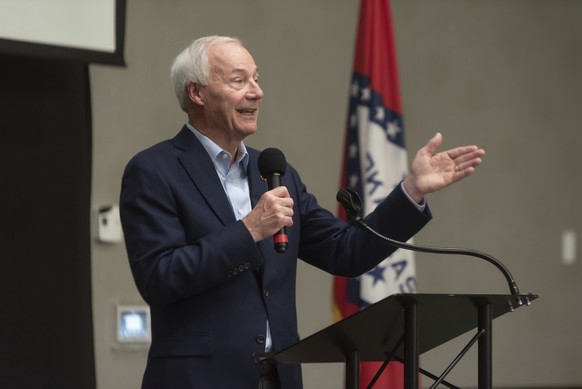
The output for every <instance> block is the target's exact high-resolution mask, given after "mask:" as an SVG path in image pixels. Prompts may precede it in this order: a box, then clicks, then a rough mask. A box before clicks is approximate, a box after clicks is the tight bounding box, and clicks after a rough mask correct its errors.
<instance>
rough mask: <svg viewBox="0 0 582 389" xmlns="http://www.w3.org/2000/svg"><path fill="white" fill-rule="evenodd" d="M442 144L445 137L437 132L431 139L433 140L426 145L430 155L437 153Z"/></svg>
mask: <svg viewBox="0 0 582 389" xmlns="http://www.w3.org/2000/svg"><path fill="white" fill-rule="evenodd" d="M442 143H443V135H442V134H441V133H440V132H437V133H436V134H435V135H434V136H433V137H432V138H431V140H429V141H428V143H427V144H426V150H427V151H428V152H429V153H431V154H434V153H435V151H436V150H437V149H438V148H439V147H440V145H441V144H442Z"/></svg>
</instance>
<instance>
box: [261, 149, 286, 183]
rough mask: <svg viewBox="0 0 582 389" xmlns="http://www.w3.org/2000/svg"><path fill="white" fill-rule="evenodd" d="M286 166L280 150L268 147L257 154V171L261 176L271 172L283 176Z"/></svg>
mask: <svg viewBox="0 0 582 389" xmlns="http://www.w3.org/2000/svg"><path fill="white" fill-rule="evenodd" d="M286 168H287V161H286V160H285V155H283V152H282V151H281V150H279V149H276V148H274V147H269V148H267V149H264V150H263V151H261V154H259V172H260V173H261V177H263V178H267V177H268V176H270V175H273V174H280V175H281V176H284V175H285V169H286Z"/></svg>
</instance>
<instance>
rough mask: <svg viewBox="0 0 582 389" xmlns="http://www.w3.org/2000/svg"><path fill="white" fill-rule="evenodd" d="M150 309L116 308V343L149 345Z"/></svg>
mask: <svg viewBox="0 0 582 389" xmlns="http://www.w3.org/2000/svg"><path fill="white" fill-rule="evenodd" d="M150 324H151V322H150V308H149V307H148V306H147V305H118V306H117V341H118V342H119V343H123V344H132V343H138V344H140V343H150V342H151V340H152V335H151V328H150Z"/></svg>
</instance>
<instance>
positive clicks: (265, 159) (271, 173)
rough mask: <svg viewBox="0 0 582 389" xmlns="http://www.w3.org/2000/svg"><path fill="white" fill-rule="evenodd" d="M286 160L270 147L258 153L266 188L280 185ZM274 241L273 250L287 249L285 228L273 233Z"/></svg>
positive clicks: (279, 151)
mask: <svg viewBox="0 0 582 389" xmlns="http://www.w3.org/2000/svg"><path fill="white" fill-rule="evenodd" d="M286 167H287V161H286V160H285V156H284V155H283V153H282V152H281V150H279V149H276V148H273V147H270V148H267V149H265V150H263V151H262V152H261V154H259V172H260V173H261V177H262V178H263V179H265V180H267V188H268V190H271V189H274V188H276V187H278V186H281V177H283V176H284V175H285V169H286ZM273 240H274V242H275V251H276V252H278V253H284V252H285V251H287V244H288V243H289V237H288V236H287V229H286V228H285V227H283V228H281V229H280V230H279V231H278V232H277V233H275V235H273Z"/></svg>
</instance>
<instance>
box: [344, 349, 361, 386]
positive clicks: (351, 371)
mask: <svg viewBox="0 0 582 389" xmlns="http://www.w3.org/2000/svg"><path fill="white" fill-rule="evenodd" d="M359 388H360V352H359V351H358V350H354V351H351V352H349V353H347V354H346V389H359Z"/></svg>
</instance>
